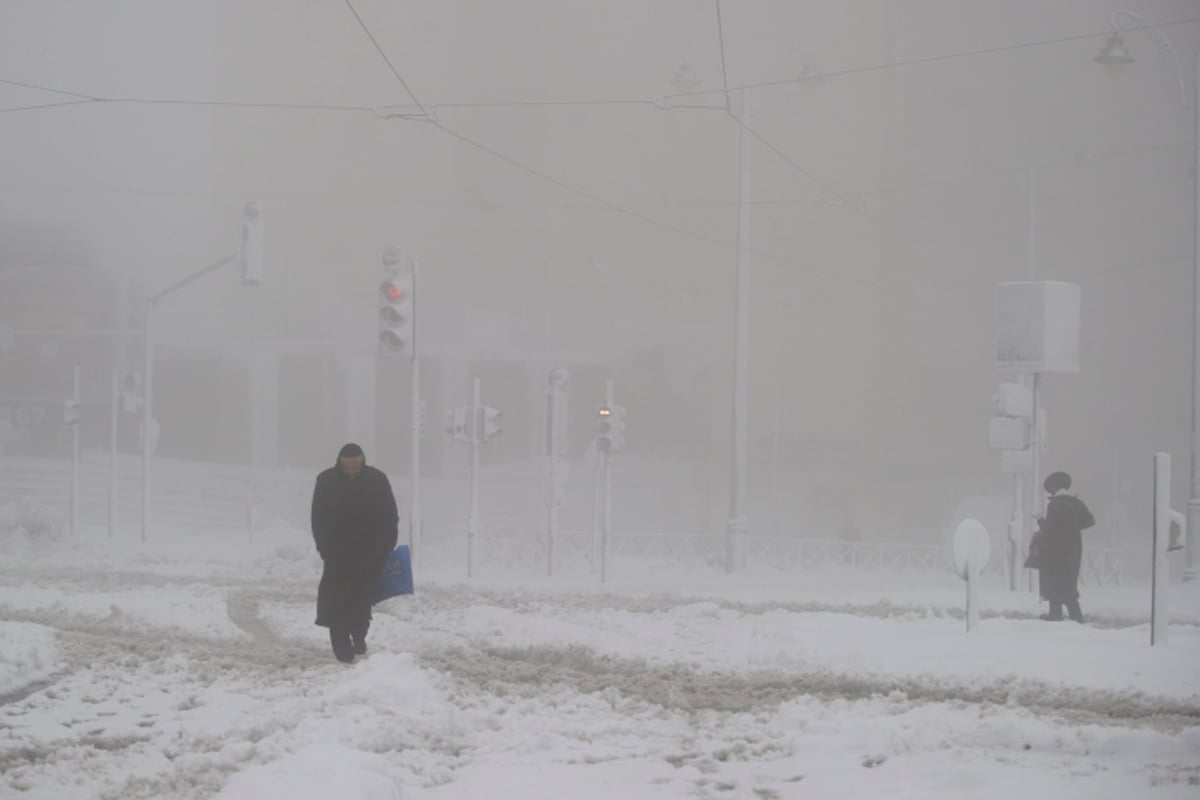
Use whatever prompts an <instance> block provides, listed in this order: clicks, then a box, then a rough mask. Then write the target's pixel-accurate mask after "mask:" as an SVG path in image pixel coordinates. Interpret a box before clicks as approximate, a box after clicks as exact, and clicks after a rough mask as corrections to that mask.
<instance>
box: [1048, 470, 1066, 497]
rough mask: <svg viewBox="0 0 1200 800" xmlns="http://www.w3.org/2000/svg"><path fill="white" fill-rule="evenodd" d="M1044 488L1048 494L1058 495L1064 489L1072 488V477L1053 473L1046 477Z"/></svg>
mask: <svg viewBox="0 0 1200 800" xmlns="http://www.w3.org/2000/svg"><path fill="white" fill-rule="evenodd" d="M1042 487H1043V488H1044V489H1045V490H1046V493H1047V494H1056V493H1058V492H1060V491H1062V490H1063V489H1070V488H1071V476H1070V475H1068V474H1067V473H1065V472H1051V473H1050V474H1049V475H1047V476H1046V480H1044V481H1042Z"/></svg>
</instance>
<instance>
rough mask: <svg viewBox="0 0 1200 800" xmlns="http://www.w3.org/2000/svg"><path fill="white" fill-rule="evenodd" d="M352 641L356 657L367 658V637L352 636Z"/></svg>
mask: <svg viewBox="0 0 1200 800" xmlns="http://www.w3.org/2000/svg"><path fill="white" fill-rule="evenodd" d="M350 641H351V642H352V643H353V645H354V655H356V656H365V655H366V654H367V639H366V637H365V636H351V637H350Z"/></svg>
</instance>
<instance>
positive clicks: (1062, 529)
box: [1038, 472, 1096, 622]
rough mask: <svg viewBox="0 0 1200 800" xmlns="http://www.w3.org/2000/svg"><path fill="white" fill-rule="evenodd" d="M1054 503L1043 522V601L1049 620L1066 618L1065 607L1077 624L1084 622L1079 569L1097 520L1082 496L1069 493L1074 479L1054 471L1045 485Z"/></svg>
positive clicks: (1039, 566)
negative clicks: (1087, 536)
mask: <svg viewBox="0 0 1200 800" xmlns="http://www.w3.org/2000/svg"><path fill="white" fill-rule="evenodd" d="M1042 487H1043V488H1044V489H1045V490H1046V494H1048V495H1050V503H1049V505H1047V506H1046V517H1045V519H1043V520H1042V521H1041V531H1040V532H1041V543H1040V548H1039V551H1040V552H1039V563H1038V572H1039V574H1038V586H1039V589H1040V590H1041V595H1042V599H1044V600H1046V601H1048V602H1049V603H1050V613H1049V614H1048V615H1047V616H1046V619H1051V620H1060V619H1062V618H1063V606H1064V605H1065V606H1066V607H1067V613H1068V614H1070V616H1071V619H1073V620H1075V621H1076V622H1083V611H1082V610H1080V608H1079V568H1080V566H1081V565H1082V563H1083V536H1082V532H1083V531H1085V530H1087V529H1088V528H1090V527H1092V526H1093V525H1095V524H1096V518H1095V517H1093V516H1092V512H1091V511H1089V510H1088V507H1087V506H1086V505H1084V502H1083V501H1082V500H1080V499H1079V498H1078V497H1076V496H1074V495H1071V494H1067V490H1068V489H1070V488H1071V476H1070V475H1068V474H1067V473H1065V472H1053V473H1051V474H1050V475H1047V476H1046V480H1045V481H1044V482H1043V483H1042Z"/></svg>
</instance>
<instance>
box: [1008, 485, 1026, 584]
mask: <svg viewBox="0 0 1200 800" xmlns="http://www.w3.org/2000/svg"><path fill="white" fill-rule="evenodd" d="M1024 485H1025V476H1024V475H1022V474H1021V473H1019V472H1018V473H1017V474H1016V475H1013V512H1012V519H1010V520H1009V521H1008V589H1009V591H1011V592H1015V591H1017V590H1018V589H1020V588H1021V542H1023V541H1024V533H1025V499H1024V497H1023V495H1024V494H1025V492H1024Z"/></svg>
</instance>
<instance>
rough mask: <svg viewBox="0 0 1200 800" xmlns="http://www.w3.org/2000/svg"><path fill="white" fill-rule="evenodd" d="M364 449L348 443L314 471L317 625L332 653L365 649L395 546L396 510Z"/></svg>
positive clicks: (341, 655) (347, 654)
mask: <svg viewBox="0 0 1200 800" xmlns="http://www.w3.org/2000/svg"><path fill="white" fill-rule="evenodd" d="M364 462H365V458H364V456H363V452H362V448H360V447H359V446H358V445H356V444H347V445H346V446H345V447H343V448H342V450H341V452H340V453H338V463H337V466H334V467H330V468H329V469H327V470H325V471H324V472H322V473H321V474H320V475H318V476H317V483H316V487H315V488H314V490H313V502H312V532H313V539H314V540H315V541H316V545H317V552H319V553H320V554H321V559H322V560H323V561H324V562H325V567H324V571H323V572H322V573H321V584H320V586H319V587H318V589H317V624H318V625H322V626H324V627H327V628H329V639H330V643H331V644H332V645H333V652H334V655H336V656H337V658H338V659H339V660H341V661H353V660H354V655H355V654H356V653H357V654H360V655H361V654H362V653H365V652H366V650H367V647H366V638H367V630H368V628H369V627H370V623H371V595H372V593H373V592H374V589H375V585H376V583H377V581H378V580H379V576H380V574H381V573H382V571H383V566H384V562H385V561H386V560H387V557H388V554H389V553H390V552H391V551H392V550H393V549H394V548H395V547H396V538H397V537H396V526H397V523H398V522H399V514H398V512H397V510H396V497H395V495H393V494H392V486H391V483H390V482H389V481H388V478H387V475H385V474H384V473H383V472H381V471H380V470H378V469H375V468H374V467H371V466H367V465H366V464H365V463H364Z"/></svg>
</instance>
